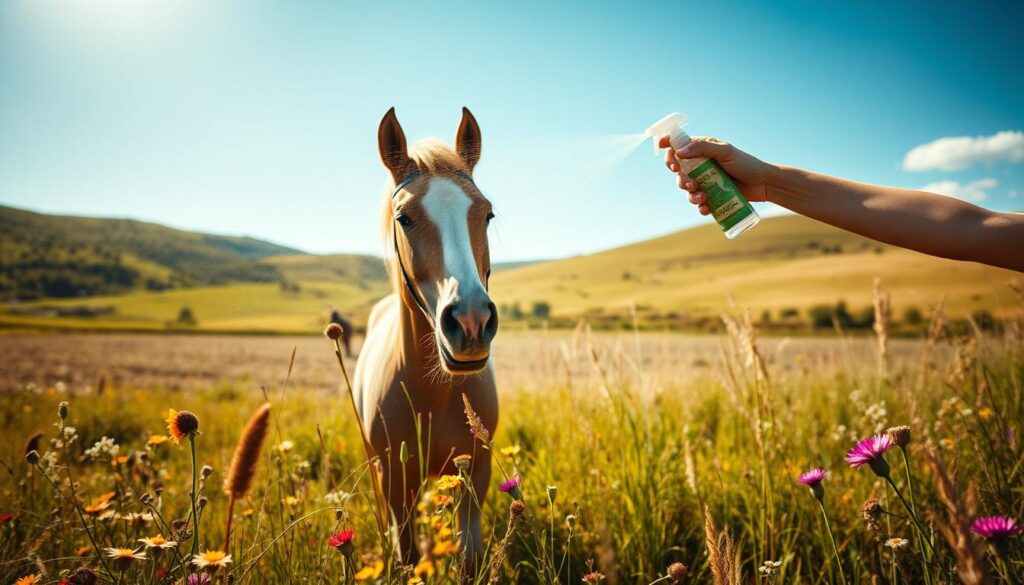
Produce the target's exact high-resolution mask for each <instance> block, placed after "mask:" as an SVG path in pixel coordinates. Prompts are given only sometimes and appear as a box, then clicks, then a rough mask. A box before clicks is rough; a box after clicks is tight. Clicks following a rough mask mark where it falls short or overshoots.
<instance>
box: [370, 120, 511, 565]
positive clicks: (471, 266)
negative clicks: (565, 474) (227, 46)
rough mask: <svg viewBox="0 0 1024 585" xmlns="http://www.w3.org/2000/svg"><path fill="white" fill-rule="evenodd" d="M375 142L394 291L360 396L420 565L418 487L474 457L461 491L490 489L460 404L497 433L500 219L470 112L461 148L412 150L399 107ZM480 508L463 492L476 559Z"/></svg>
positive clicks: (480, 495)
mask: <svg viewBox="0 0 1024 585" xmlns="http://www.w3.org/2000/svg"><path fill="white" fill-rule="evenodd" d="M377 142H378V148H379V151H380V158H381V162H382V163H383V164H384V167H385V168H386V169H387V171H388V173H389V175H390V180H389V185H388V188H387V191H386V195H385V198H384V205H383V213H382V232H383V234H384V239H385V242H386V245H387V247H388V254H387V256H386V264H387V267H388V273H389V275H390V280H391V288H392V292H391V294H390V295H388V296H387V297H385V298H384V299H383V300H381V301H380V302H378V303H377V304H376V305H375V306H374V308H373V310H372V312H371V314H370V318H369V321H368V324H367V332H366V338H365V341H364V343H363V347H362V349H361V351H360V354H359V359H358V361H357V362H356V370H355V376H354V387H353V398H354V400H355V403H356V410H357V411H358V413H359V416H360V419H361V422H362V428H363V430H364V432H365V438H366V440H367V442H368V443H369V447H368V448H369V449H370V450H371V452H372V455H373V456H375V457H377V458H379V461H380V466H381V467H380V469H381V471H380V474H379V476H378V477H379V478H380V482H379V485H380V486H381V487H380V490H381V491H382V492H384V494H383V495H384V496H385V498H386V501H387V507H388V508H389V512H390V519H391V525H392V529H393V530H394V532H395V533H396V534H393V537H394V538H395V540H396V545H397V548H398V552H399V556H400V558H401V559H402V561H403V562H416V561H417V560H419V558H420V551H418V550H417V547H416V546H415V544H416V543H415V542H414V539H413V534H412V533H413V527H412V525H411V523H410V520H411V518H412V517H413V512H414V511H415V506H416V499H417V497H418V494H419V488H420V485H421V482H422V481H424V480H426V479H427V478H429V477H436V476H439V475H442V474H455V473H457V471H456V468H455V464H454V462H453V458H454V457H455V456H458V455H470V456H471V457H472V459H471V466H470V469H469V471H468V475H469V479H470V482H469V483H470V484H472V485H466V486H465V487H464V488H463V489H472V490H474V491H475V492H476V500H477V501H479V502H480V503H481V504H482V502H483V501H484V499H485V497H486V495H487V489H488V486H489V484H490V481H491V459H490V457H489V455H486V453H487V452H486V451H484V452H482V454H481V456H480V457H476V456H474V455H475V454H476V451H475V448H476V446H477V445H476V443H475V442H474V437H473V435H472V434H471V431H470V428H469V426H468V425H467V418H466V414H464V404H463V396H465V399H466V400H468V401H469V403H470V404H471V405H472V408H473V409H474V410H475V411H476V412H477V414H478V416H479V417H480V421H481V422H482V423H483V425H484V427H486V428H487V430H488V431H489V432H490V433H491V434H492V435H493V433H494V431H495V429H496V428H497V425H498V396H497V390H496V386H495V380H494V371H493V369H492V367H491V359H490V348H491V341H492V340H493V339H494V336H495V334H496V333H497V331H498V314H497V310H496V308H495V305H494V303H493V302H492V301H491V297H490V296H489V294H488V292H487V282H488V279H489V277H490V272H491V269H490V252H489V247H488V241H487V228H488V224H489V223H490V221H491V219H493V218H494V213H493V211H492V207H491V203H490V201H488V200H487V198H486V197H484V195H483V193H481V192H480V189H479V188H478V187H477V185H476V182H475V181H474V179H473V169H474V167H475V166H476V164H477V162H478V161H479V160H480V152H481V134H480V127H479V125H478V124H477V121H476V119H475V118H474V117H473V114H472V113H470V111H469V110H468V109H466V108H463V109H462V121H461V122H460V124H459V128H458V131H457V132H456V135H455V148H454V149H452V148H451V147H449V146H447V145H446V144H444V143H442V142H441V141H439V140H435V139H426V140H421V141H418V142H417V143H416V144H414V145H413V146H412V147H411V148H408V147H407V146H406V139H405V133H404V131H403V130H402V126H401V124H399V122H398V117H397V116H396V115H395V109H394V108H391V109H390V110H388V112H387V113H386V114H385V115H384V117H383V119H382V120H381V122H380V127H379V129H378V132H377ZM417 428H419V429H420V431H419V433H418V432H417ZM428 438H429V441H428ZM403 443H404V444H405V447H404V448H403V447H402V445H403ZM420 445H422V453H421V452H420V449H419V446H420ZM403 454H407V456H402V455H403ZM402 459H407V461H405V462H404V463H403V461H402ZM424 476H426V477H424ZM473 500H474V498H473V497H471V496H470V495H469V494H466V495H465V496H464V497H463V498H462V501H461V504H460V506H459V510H458V518H459V527H460V530H459V536H458V538H459V541H458V544H459V550H460V551H462V552H463V553H464V554H465V555H466V557H465V558H467V559H470V560H472V559H474V558H476V557H477V555H478V554H479V553H480V552H481V551H482V548H483V543H482V536H481V532H480V510H479V508H476V504H475V503H474V502H473Z"/></svg>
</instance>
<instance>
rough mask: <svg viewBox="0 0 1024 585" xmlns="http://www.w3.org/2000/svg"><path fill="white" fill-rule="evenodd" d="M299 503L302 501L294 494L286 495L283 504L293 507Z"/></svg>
mask: <svg viewBox="0 0 1024 585" xmlns="http://www.w3.org/2000/svg"><path fill="white" fill-rule="evenodd" d="M300 503H302V500H300V499H299V498H296V497H295V496H288V497H286V498H285V499H284V505H285V506H288V507H289V508H294V507H295V506H298V505H299V504H300Z"/></svg>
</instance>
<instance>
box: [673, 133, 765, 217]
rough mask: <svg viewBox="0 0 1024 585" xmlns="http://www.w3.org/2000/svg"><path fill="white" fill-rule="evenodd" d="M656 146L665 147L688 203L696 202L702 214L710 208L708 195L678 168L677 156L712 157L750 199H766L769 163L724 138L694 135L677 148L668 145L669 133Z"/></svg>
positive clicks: (687, 157) (679, 157) (707, 213)
mask: <svg viewBox="0 0 1024 585" xmlns="http://www.w3.org/2000/svg"><path fill="white" fill-rule="evenodd" d="M658 146H659V147H660V148H667V149H668V150H667V151H666V152H665V166H667V167H668V169H669V170H670V171H672V172H673V173H676V174H677V177H676V182H677V184H678V185H679V188H680V189H683V190H685V191H688V192H689V194H690V195H689V199H690V203H692V204H694V205H696V206H697V209H698V210H699V211H700V213H701V215H709V214H710V213H711V209H710V208H709V207H708V196H707V194H706V193H704V192H703V191H701V190H700V185H698V184H697V181H694V180H693V179H691V178H690V177H689V175H687V174H685V173H681V172H680V165H679V161H680V160H685V159H691V158H698V157H702V156H704V157H707V158H713V159H715V160H716V161H718V164H720V165H721V166H722V168H723V169H725V172H727V173H729V176H730V177H732V180H733V182H734V183H736V186H737V187H739V189H740V191H742V192H743V195H744V196H746V198H747V199H748V200H749V201H767V200H768V171H769V170H770V169H771V165H769V164H768V163H765V162H763V161H761V160H760V159H758V158H756V157H754V156H752V155H750V154H747V153H746V152H743V151H742V150H740V149H738V148H736V147H735V146H733V145H731V144H729V143H727V142H723V141H721V140H718V139H717V138H710V137H707V136H695V137H693V139H692V140H691V141H690V142H689V143H688V144H687V145H686V146H684V147H683V148H681V149H680V150H679V151H676V150H674V149H673V148H672V147H671V145H669V143H668V137H665V138H662V139H661V142H659V143H658Z"/></svg>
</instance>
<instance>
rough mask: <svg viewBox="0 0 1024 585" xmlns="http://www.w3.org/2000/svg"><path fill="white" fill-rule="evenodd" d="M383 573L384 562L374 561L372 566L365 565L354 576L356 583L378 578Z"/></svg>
mask: <svg viewBox="0 0 1024 585" xmlns="http://www.w3.org/2000/svg"><path fill="white" fill-rule="evenodd" d="M383 572H384V561H374V562H373V564H372V565H367V566H365V567H363V568H362V569H359V572H357V573H356V574H355V576H354V578H355V580H356V581H369V580H370V579H376V578H377V577H380V574H381V573H383Z"/></svg>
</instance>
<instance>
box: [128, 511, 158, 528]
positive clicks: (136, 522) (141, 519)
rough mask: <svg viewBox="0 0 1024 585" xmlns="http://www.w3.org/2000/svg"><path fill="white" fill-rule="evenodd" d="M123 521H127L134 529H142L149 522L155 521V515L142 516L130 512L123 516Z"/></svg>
mask: <svg viewBox="0 0 1024 585" xmlns="http://www.w3.org/2000/svg"><path fill="white" fill-rule="evenodd" d="M121 519H122V520H127V521H128V525H129V526H131V527H133V528H142V527H143V526H145V524H146V523H147V522H152V521H153V515H152V514H150V513H149V512H146V513H144V514H140V513H138V512H128V513H127V514H122V515H121Z"/></svg>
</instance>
